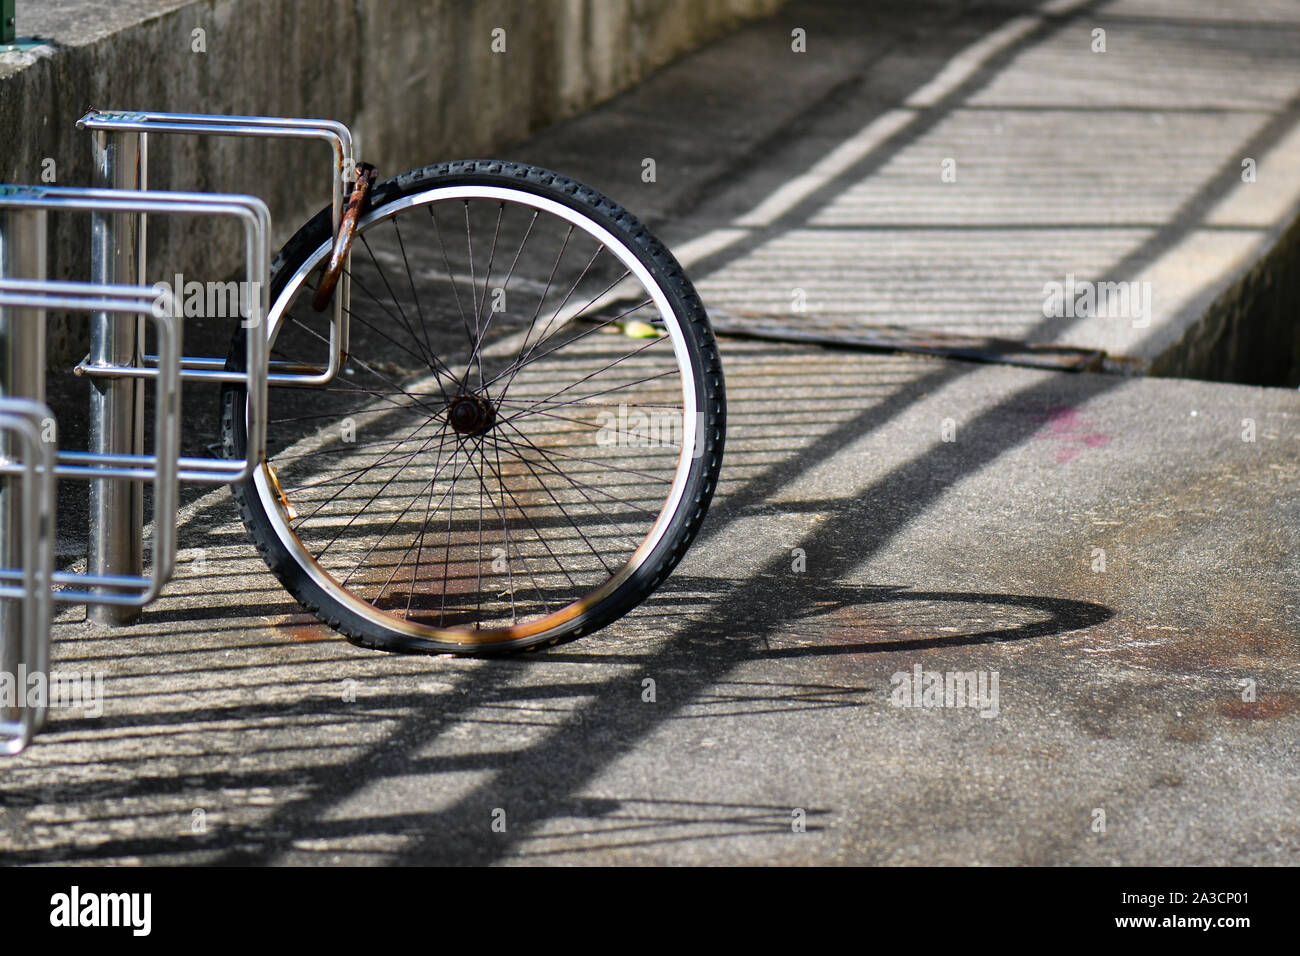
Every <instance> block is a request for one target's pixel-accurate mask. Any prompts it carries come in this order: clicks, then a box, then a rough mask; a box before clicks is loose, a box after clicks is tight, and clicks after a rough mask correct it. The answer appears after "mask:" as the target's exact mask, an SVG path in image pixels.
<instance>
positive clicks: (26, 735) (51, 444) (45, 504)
mask: <svg viewBox="0 0 1300 956" xmlns="http://www.w3.org/2000/svg"><path fill="white" fill-rule="evenodd" d="M53 421H54V417H53V415H51V414H50V410H49V408H48V407H47V406H46V405H45V404H44V403H42V402H37V401H33V400H31V399H26V398H0V432H3V433H5V436H6V441H5V446H4V456H3V459H0V460H3V461H4V462H5V463H6V464H9V463H14V462H20V464H16V465H15V469H16V474H15V477H14V478H12V479H9V481H8V484H9V485H10V487H8V488H6V489H5V491H4V497H6V498H7V497H9V496H11V495H13V494H14V490H15V489H14V488H13V487H12V485H14V484H18V486H19V489H18V496H17V501H16V502H15V503H16V504H17V505H18V506H19V507H20V509H21V514H22V519H21V521H20V522H18V524H19V527H10V528H7V529H6V530H7V537H6V540H5V542H4V551H5V552H6V559H9V558H12V559H16V560H17V562H18V569H17V571H18V574H17V578H16V580H17V582H18V583H16V584H13V585H0V602H17V608H13V607H10V608H8V609H7V610H8V612H9V613H10V614H12V613H13V612H14V610H17V612H18V615H19V618H20V620H19V622H18V624H19V626H18V628H16V629H14V631H13V633H12V634H11V633H5V634H4V635H3V636H2V637H3V643H2V644H0V672H4V673H5V674H6V675H7V676H8V677H9V679H10V680H11V681H12V684H11V686H12V687H13V688H14V690H15V692H16V696H15V699H14V701H12V704H13V706H9V704H8V703H6V702H4V701H0V756H11V755H13V754H16V753H19V752H20V751H22V749H23V748H24V747H26V746H27V745H28V744H29V743H30V742H31V739H32V736H33V735H34V734H35V733H36V732H37V731H38V730H40V729H41V727H42V726H43V725H44V723H45V711H46V704H44V703H40V704H36V705H34V706H28V704H27V700H26V690H27V688H26V681H25V680H23V679H21V677H20V675H23V674H24V673H27V674H41V675H46V677H47V678H48V672H49V668H50V599H51V595H50V591H51V580H52V578H53V570H54V506H55V498H54V449H55V446H56V441H55V436H54V434H53V432H52V427H51V423H52V422H53ZM47 429H51V430H50V431H49V433H47ZM47 439H48V440H47Z"/></svg>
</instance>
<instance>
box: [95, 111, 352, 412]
mask: <svg viewBox="0 0 1300 956" xmlns="http://www.w3.org/2000/svg"><path fill="white" fill-rule="evenodd" d="M77 128H78V129H88V130H93V131H108V132H118V133H139V134H142V135H141V139H143V138H144V135H145V134H149V133H180V134H188V135H210V136H260V137H265V138H269V139H314V140H323V141H325V142H327V143H329V144H330V146H331V148H332V149H333V152H334V169H333V176H332V183H331V186H332V192H331V196H330V208H331V210H332V219H331V222H332V225H333V228H332V230H331V233H334V232H337V231H338V228H339V223H340V222H341V221H342V219H343V207H344V204H345V203H346V201H347V197H348V193H349V192H350V190H351V186H352V182H353V179H354V177H355V163H354V160H353V155H354V154H353V144H352V133H351V131H350V130H349V129H348V128H347V127H346V126H344V125H343V124H342V123H340V122H338V121H336V120H322V119H298V118H293V117H275V116H226V115H222V114H215V113H214V114H206V113H156V112H150V111H147V110H90V111H89V112H88V113H86V115H85V116H83V117H82V118H81V119H79V120H78V121H77ZM141 155H142V158H141V162H142V163H147V160H146V159H144V158H143V156H144V150H143V149H142V150H141ZM140 259H141V262H143V261H144V253H143V249H142V250H141V253H140ZM350 259H351V257H350V256H349V262H348V263H347V264H346V265H345V268H344V272H343V276H342V279H341V281H340V282H339V289H338V290H337V294H336V295H335V298H334V312H333V316H332V319H331V321H330V346H329V351H330V354H329V359H328V361H327V363H326V366H325V368H324V369H321V368H319V367H318V366H316V365H311V364H307V363H302V364H294V363H290V364H288V365H287V366H285V370H283V371H280V372H277V373H276V374H275V376H274V378H273V380H274V382H275V384H277V385H286V386H300V387H312V386H320V385H328V384H330V383H331V382H332V381H334V378H335V376H336V375H338V373H339V370H340V369H341V368H342V364H343V359H344V358H345V357H346V355H347V352H348V306H349V303H350V296H351V278H350V269H351V262H350ZM147 360H148V357H146V362H147ZM225 367H226V363H225V359H224V358H212V357H198V356H185V357H184V358H183V359H182V360H181V375H182V377H183V378H186V379H206V380H208V381H226V379H222V378H221V377H220V375H221V374H222V373H221V372H220V371H219V370H222V369H224V368H225ZM304 369H305V370H307V371H301V370H304ZM214 371H215V372H216V374H214Z"/></svg>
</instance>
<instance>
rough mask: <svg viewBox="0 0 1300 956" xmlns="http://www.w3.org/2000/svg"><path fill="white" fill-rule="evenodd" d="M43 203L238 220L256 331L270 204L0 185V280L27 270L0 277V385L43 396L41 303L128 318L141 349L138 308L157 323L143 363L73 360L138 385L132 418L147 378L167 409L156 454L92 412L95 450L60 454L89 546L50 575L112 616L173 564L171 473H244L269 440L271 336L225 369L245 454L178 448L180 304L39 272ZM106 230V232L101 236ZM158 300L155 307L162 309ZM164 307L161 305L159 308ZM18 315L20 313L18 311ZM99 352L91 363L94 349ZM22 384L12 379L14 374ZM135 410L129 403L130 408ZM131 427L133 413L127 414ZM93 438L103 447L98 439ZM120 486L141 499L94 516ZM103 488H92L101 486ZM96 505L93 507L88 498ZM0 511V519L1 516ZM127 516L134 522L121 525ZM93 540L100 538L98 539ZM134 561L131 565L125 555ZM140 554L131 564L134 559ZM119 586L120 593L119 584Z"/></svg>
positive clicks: (124, 322)
mask: <svg viewBox="0 0 1300 956" xmlns="http://www.w3.org/2000/svg"><path fill="white" fill-rule="evenodd" d="M49 210H72V211H86V212H91V213H92V214H95V215H96V216H97V217H98V220H97V222H98V224H101V225H102V224H103V223H104V222H105V220H107V219H108V218H110V217H111V216H115V215H117V216H120V215H124V214H125V215H128V216H138V215H143V214H150V213H152V214H163V215H215V216H223V217H233V218H236V219H238V220H239V221H240V222H241V223H242V225H243V227H244V237H245V272H246V274H247V277H248V282H249V283H250V285H249V288H251V289H255V290H257V295H256V296H254V297H253V301H252V302H250V303H249V304H248V306H249V307H248V317H247V320H246V324H247V325H248V326H250V327H251V328H254V329H258V330H262V329H263V328H264V325H263V323H264V322H265V319H266V313H267V308H268V295H269V290H268V271H269V261H270V249H269V241H270V240H269V235H270V213H269V211H268V210H267V208H266V204H265V203H263V202H262V201H261V200H260V199H257V198H255V197H252V196H234V195H221V194H204V193H171V192H144V191H131V190H99V189H68V188H61V187H37V186H4V187H0V250H5V249H10V250H12V254H10V255H8V256H0V280H3V278H4V276H6V275H12V274H15V273H16V274H19V275H21V276H23V277H24V279H25V281H24V280H19V281H9V282H4V281H0V314H3V315H5V316H7V318H6V321H5V325H4V327H3V328H0V337H3V338H4V340H5V342H4V347H5V348H7V349H8V350H9V352H10V353H11V354H12V355H13V357H14V358H13V361H11V362H9V363H8V364H7V365H5V366H4V367H3V368H2V369H0V373H3V372H5V371H7V372H8V373H9V380H8V381H6V380H3V379H2V378H0V393H3V394H6V395H7V394H17V395H20V396H21V397H26V398H32V399H35V400H37V401H40V400H42V399H43V397H44V368H45V356H44V316H45V309H47V308H58V309H69V310H77V311H89V312H91V314H92V338H93V336H94V331H95V329H96V328H98V329H100V330H101V331H102V330H103V329H108V330H109V331H110V332H116V330H115V329H114V327H113V324H112V323H116V324H117V328H118V329H120V328H121V327H126V328H127V330H128V332H129V333H130V338H131V339H132V345H131V354H138V349H139V342H140V340H141V338H142V336H141V333H140V328H139V327H140V323H141V322H142V315H143V314H148V315H151V316H153V318H154V319H155V320H156V321H157V323H158V328H159V344H160V357H159V358H158V359H157V360H156V361H155V363H154V364H153V365H152V366H150V367H143V366H140V365H135V364H118V363H114V362H108V361H104V360H103V356H102V355H101V356H96V355H95V354H94V352H93V351H92V354H91V355H90V356H89V357H88V359H87V361H83V362H82V363H81V364H79V365H78V366H77V369H76V370H77V371H78V372H79V373H80V374H83V375H87V376H89V377H91V378H92V380H93V379H95V378H104V379H107V380H110V381H125V382H126V383H128V384H130V385H131V386H132V389H133V391H135V390H138V391H139V392H140V394H139V396H136V395H134V394H131V395H128V399H129V401H130V402H131V403H132V404H134V403H135V402H136V400H137V397H138V398H139V399H141V401H140V402H139V406H138V408H139V416H140V418H141V420H142V417H143V402H142V398H143V391H142V389H143V384H144V383H143V380H144V379H149V378H156V379H158V380H159V399H158V406H159V414H160V415H162V414H164V413H165V414H166V415H168V416H169V419H168V420H169V421H170V422H171V424H170V425H168V424H166V423H165V422H163V420H162V419H160V420H159V426H158V427H159V431H158V439H157V445H156V447H155V449H154V452H155V454H154V455H152V456H145V455H144V454H142V452H143V431H142V429H135V428H127V429H124V430H116V429H111V428H105V427H103V422H100V423H99V427H98V429H97V424H96V422H94V421H93V420H92V423H91V429H90V431H91V435H92V445H91V448H90V449H89V450H88V451H87V452H84V453H78V452H67V453H64V454H62V455H60V456H59V464H58V467H57V469H56V470H57V473H58V475H59V476H62V477H77V478H86V479H90V481H91V489H92V496H91V502H92V513H91V536H90V537H91V550H90V553H89V555H88V559H87V569H86V574H85V575H84V576H71V575H62V574H59V575H55V577H54V579H53V580H54V583H56V584H72V583H75V582H80V583H81V584H83V585H84V586H86V587H88V588H89V589H90V590H88V591H64V592H60V594H59V597H60V599H64V600H70V601H76V602H79V603H80V602H85V603H87V604H90V605H91V606H92V607H110V608H118V609H126V611H125V613H123V612H119V613H118V614H116V615H114V616H113V617H112V618H111V619H110V620H111V622H119V621H122V620H124V619H126V618H127V617H128V615H129V614H131V613H133V612H134V609H136V608H138V607H140V606H142V605H143V604H145V603H147V602H148V601H150V600H152V599H153V598H154V597H156V596H157V594H158V592H159V590H160V589H161V587H162V586H163V584H164V583H165V582H166V580H167V578H168V576H169V575H170V573H171V569H172V565H173V564H174V560H175V556H174V551H175V545H174V541H175V520H176V519H175V502H176V497H177V496H176V491H175V483H176V481H177V479H178V478H181V479H184V480H187V481H195V482H204V483H209V484H223V483H229V482H237V481H243V480H245V479H246V478H247V477H249V476H250V475H251V474H252V473H253V471H254V469H256V467H257V466H258V465H259V464H260V462H261V460H262V457H263V455H264V452H265V441H266V351H267V344H266V336H265V335H264V334H253V335H249V336H248V337H247V356H246V365H245V367H246V369H247V371H246V372H240V373H230V378H229V380H231V381H237V382H240V383H243V384H244V385H245V387H246V388H247V390H248V395H249V407H250V412H249V446H248V454H247V456H246V457H245V459H244V460H243V461H240V462H230V461H217V460H211V459H206V458H184V457H180V456H179V433H178V428H179V424H178V422H179V389H180V381H181V373H180V357H181V348H180V342H181V336H180V330H179V312H180V310H179V309H177V308H176V305H175V299H174V297H173V296H171V295H168V294H165V290H160V289H159V288H157V287H153V288H145V287H142V286H137V285H121V284H104V283H89V284H87V283H57V282H49V281H46V280H44V279H43V276H44V275H45V248H44V243H45V215H46V213H47V212H48V211H49ZM96 239H97V240H101V239H102V232H101V234H100V235H99V236H96ZM157 306H161V308H157ZM159 313H163V314H159ZM19 316H24V317H26V319H27V321H20V320H19ZM97 358H98V359H99V360H98V361H97V360H96V359H97ZM15 378H17V379H19V384H20V386H21V387H20V388H19V389H14V387H13V386H14V379H15ZM104 405H105V402H103V401H98V402H95V401H92V408H91V411H92V419H93V416H94V413H95V412H96V411H100V412H101V413H102V412H103V411H104ZM131 414H132V415H135V414H136V412H135V409H131ZM127 424H128V425H132V424H133V423H132V422H129V421H128V422H127ZM124 431H125V433H126V434H129V435H130V437H131V443H130V444H128V445H126V447H125V448H122V447H121V445H120V444H117V445H116V446H110V447H108V448H107V449H105V448H104V447H103V445H104V444H105V442H104V441H103V438H104V435H105V433H108V434H109V436H110V437H113V438H114V440H115V442H118V443H121V439H122V438H123V437H124ZM96 437H98V438H99V439H100V441H99V443H98V446H97V445H96V442H95V441H94V439H95V438H96ZM146 480H154V481H155V482H157V487H156V489H155V493H156V499H155V555H154V562H153V564H154V567H153V573H152V574H151V576H150V577H149V578H145V577H143V574H142V572H143V540H142V539H143V533H142V528H143V523H144V522H143V484H142V482H143V481H146ZM113 487H117V488H126V489H128V490H129V491H131V492H132V494H133V496H134V495H138V496H139V497H138V499H137V500H138V501H139V502H140V504H139V507H138V508H137V507H134V506H133V504H132V502H131V501H130V500H129V499H128V500H127V501H126V507H124V508H122V511H119V512H109V517H111V518H112V520H111V521H110V522H109V523H108V525H109V526H108V527H107V528H106V527H104V526H103V525H98V524H97V519H99V518H100V517H101V513H102V512H103V511H104V505H105V503H116V504H117V505H118V506H119V507H120V506H122V504H123V496H122V495H116V496H114V495H112V494H111V493H110V491H108V490H107V489H111V488H113ZM96 492H98V494H96ZM97 504H98V505H99V506H100V507H99V508H98V510H97V509H96V508H95V507H94V506H95V505H97ZM3 517H4V516H3V515H0V518H3ZM128 522H133V523H128ZM5 524H6V523H5V522H4V521H2V520H0V536H4V535H6V532H7V528H6V527H5ZM120 525H126V526H125V527H123V528H122V529H121V532H122V534H123V535H124V536H126V537H127V538H128V545H129V547H126V548H124V547H122V542H121V540H119V539H115V538H113V536H112V535H113V532H114V531H115V530H118V526H120ZM97 546H99V547H97ZM127 561H129V562H130V563H126V562H127ZM137 562H138V563H137ZM124 592H125V593H124ZM12 630H13V628H12V626H11V623H10V622H5V621H3V620H0V632H4V633H5V635H6V638H7V640H8V641H9V643H11V644H12V643H13V642H14V641H15V640H16V639H17V638H16V637H14V635H13V633H12Z"/></svg>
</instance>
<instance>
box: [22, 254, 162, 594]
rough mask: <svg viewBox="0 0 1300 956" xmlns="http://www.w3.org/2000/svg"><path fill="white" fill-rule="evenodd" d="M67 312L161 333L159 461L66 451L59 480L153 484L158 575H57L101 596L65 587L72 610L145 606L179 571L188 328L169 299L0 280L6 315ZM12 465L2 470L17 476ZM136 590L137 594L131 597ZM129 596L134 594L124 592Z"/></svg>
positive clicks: (58, 581)
mask: <svg viewBox="0 0 1300 956" xmlns="http://www.w3.org/2000/svg"><path fill="white" fill-rule="evenodd" d="M3 308H13V309H17V308H28V309H36V310H41V311H43V310H46V309H60V310H65V311H73V312H90V313H94V314H103V313H112V314H119V315H128V316H139V315H149V316H150V317H151V318H152V319H153V320H154V323H155V325H156V326H157V328H158V346H159V352H158V354H159V355H160V356H161V363H160V366H159V369H158V375H157V380H158V394H157V396H156V398H155V402H154V423H155V424H154V453H153V455H149V456H143V455H109V454H102V453H96V452H59V453H58V454H57V455H56V456H55V467H54V477H55V478H84V479H91V480H97V481H108V480H113V481H121V482H126V481H131V482H142V481H149V480H152V481H153V486H154V542H153V569H152V571H151V573H150V575H149V576H148V577H143V576H120V575H119V576H106V575H99V574H94V573H92V572H89V571H88V572H87V573H86V574H71V573H67V572H56V573H55V574H54V575H53V577H52V579H51V582H52V583H53V584H55V585H81V586H83V587H87V588H94V589H95V590H93V591H91V590H74V589H71V588H65V589H64V590H60V591H57V592H55V593H54V600H56V601H62V602H65V603H71V604H106V605H114V606H119V607H143V606H144V605H145V604H148V603H149V602H150V601H152V600H153V599H154V598H156V597H157V596H158V595H159V594H160V593H161V592H162V589H163V586H164V585H166V583H167V581H168V580H169V579H170V578H171V575H172V571H173V570H174V569H175V566H176V502H177V498H178V488H177V474H178V465H179V461H180V399H181V392H180V357H181V324H180V319H178V318H177V317H176V316H175V315H174V314H173V313H174V311H175V308H174V302H173V299H172V296H171V295H170V293H166V292H161V291H160V290H158V289H154V288H146V287H134V286H100V285H93V284H91V283H81V282H46V281H30V280H27V281H24V280H13V279H0V309H3ZM13 470H14V466H12V465H3V466H0V474H10V473H12V472H13ZM22 575H23V571H22V570H18V569H14V568H12V567H5V568H3V569H0V582H4V581H11V580H15V579H18V578H21V577H22ZM132 591H135V592H137V593H129V592H132ZM119 592H128V593H119Z"/></svg>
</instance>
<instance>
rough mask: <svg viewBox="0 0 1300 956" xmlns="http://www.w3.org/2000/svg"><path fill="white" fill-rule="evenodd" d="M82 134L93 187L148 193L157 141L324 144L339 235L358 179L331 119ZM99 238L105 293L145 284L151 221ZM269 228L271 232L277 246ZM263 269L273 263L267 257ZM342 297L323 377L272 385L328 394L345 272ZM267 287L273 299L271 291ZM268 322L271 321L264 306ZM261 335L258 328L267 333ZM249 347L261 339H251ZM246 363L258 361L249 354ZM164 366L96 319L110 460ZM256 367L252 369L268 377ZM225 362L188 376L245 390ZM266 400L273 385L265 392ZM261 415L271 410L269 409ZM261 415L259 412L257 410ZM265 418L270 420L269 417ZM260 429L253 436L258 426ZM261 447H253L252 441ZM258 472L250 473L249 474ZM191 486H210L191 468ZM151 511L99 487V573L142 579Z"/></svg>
mask: <svg viewBox="0 0 1300 956" xmlns="http://www.w3.org/2000/svg"><path fill="white" fill-rule="evenodd" d="M77 128H78V129H86V130H90V131H91V132H92V134H93V137H94V138H93V153H94V155H93V158H94V170H95V183H96V185H97V186H99V187H103V188H105V189H110V190H114V191H117V190H123V189H135V190H143V189H145V188H146V187H147V185H148V178H149V174H148V166H149V154H148V137H149V134H150V133H169V134H188V135H210V136H258V137H267V138H276V139H299V140H301V139H311V140H323V141H325V142H327V143H329V144H330V146H331V148H332V150H333V153H334V167H333V176H332V182H331V186H332V193H331V208H332V210H333V220H332V222H333V229H334V230H335V231H337V229H338V227H339V224H340V222H341V221H342V217H343V205H344V201H345V199H346V197H347V193H348V190H349V187H350V180H349V176H350V174H351V171H352V166H353V162H352V155H353V149H352V134H351V132H350V131H349V130H348V128H347V127H346V126H344V125H343V124H342V123H338V122H335V121H333V120H315V119H289V118H276V117H266V116H226V115H217V114H213V115H208V114H202V113H158V112H150V111H135V110H133V111H125V110H104V111H101V110H90V111H89V112H87V113H86V115H85V116H83V117H82V118H81V119H80V120H78V121H77ZM92 231H93V234H94V241H93V243H92V252H91V265H92V270H91V278H92V280H93V281H95V282H99V283H102V284H111V283H138V284H143V283H144V281H145V278H144V276H145V260H146V252H145V246H146V240H147V232H148V228H147V220H146V217H145V215H144V214H141V215H140V216H139V218H138V219H136V220H134V221H133V220H132V219H131V218H130V217H126V216H120V215H119V216H103V217H97V218H96V221H95V222H94V224H93V227H92ZM269 231H270V230H269V226H268V229H267V232H268V237H269ZM264 261H265V262H268V263H269V261H270V251H269V248H268V249H267V251H266V255H265V257H264ZM340 285H341V288H340V289H339V290H338V294H337V295H336V297H335V300H334V311H333V316H332V321H331V323H330V354H329V359H328V361H327V363H326V366H325V368H324V369H319V368H315V367H312V366H302V365H295V364H293V363H287V362H277V363H275V364H274V371H273V372H272V373H271V380H272V381H273V382H275V384H277V385H297V386H304V387H311V386H317V385H327V384H329V383H330V382H331V381H333V380H334V377H335V375H337V374H338V372H339V369H340V368H341V367H342V362H343V357H344V355H345V354H346V352H347V349H348V323H347V316H348V303H349V295H350V279H349V277H348V275H347V273H346V270H345V273H344V276H343V280H342V282H341V283H340ZM260 288H261V289H262V290H263V295H265V290H266V284H265V282H264V283H263V285H262V286H260ZM262 316H263V317H265V316H266V303H265V302H264V303H263V309H262ZM259 327H260V326H259ZM249 338H250V340H251V339H253V338H258V336H249ZM248 360H249V362H250V363H251V362H252V361H253V356H252V350H251V347H250V350H249V356H248ZM156 366H157V357H156V356H152V355H146V354H142V349H141V347H140V335H139V328H138V323H132V322H125V321H120V320H119V321H116V322H115V321H113V320H112V319H111V318H110V317H108V316H101V317H99V318H97V320H96V321H95V323H94V325H93V326H92V330H91V348H90V355H89V362H88V363H85V364H84V365H83V367H82V370H83V372H84V373H85V374H88V375H91V376H93V377H94V378H96V379H97V381H96V382H95V388H94V394H93V397H92V402H91V410H90V424H91V447H92V449H93V450H95V451H98V452H102V453H105V454H139V452H140V441H141V435H142V427H143V426H142V416H143V412H142V408H143V406H142V404H141V392H140V389H139V382H138V381H136V380H135V379H138V378H139V377H140V376H141V375H142V374H143V372H144V371H145V370H146V369H149V368H156ZM264 366H265V359H264V358H263V362H262V364H261V365H258V366H254V365H252V364H249V365H247V366H245V367H246V368H249V369H252V368H259V369H261V368H263V367H264ZM226 369H227V364H226V358H225V356H212V357H202V356H183V357H182V359H181V377H182V378H183V379H186V380H194V379H199V380H207V381H209V382H245V381H247V378H246V376H245V375H244V374H243V373H240V372H229V371H226ZM262 388H263V391H262V393H261V394H262V395H263V396H264V395H265V386H264V385H263V386H262ZM261 407H262V408H264V407H265V403H264V402H263V403H262V405H261ZM254 411H255V410H254ZM263 417H264V416H263ZM253 419H254V422H250V428H249V438H250V443H249V455H250V458H251V457H252V455H253V451H254V449H257V450H258V451H260V450H261V448H262V445H263V442H262V441H261V440H260V439H261V437H262V436H264V434H265V423H264V422H262V421H257V416H256V414H255V413H254V415H253ZM254 423H255V424H257V425H258V429H257V430H256V433H255V430H254V427H253V425H254ZM255 434H256V437H257V438H258V439H259V440H258V441H256V442H254V441H253V438H254V437H255ZM249 471H250V472H251V469H250V470H249ZM248 473H249V472H241V475H240V476H239V477H230V476H225V477H218V478H216V479H215V480H218V481H239V480H243V478H245V477H247V474H248ZM182 477H183V478H184V479H185V480H206V479H204V478H202V477H196V472H194V471H193V470H192V469H186V470H184V471H183V472H182ZM142 507H143V504H142V501H141V498H140V488H139V486H138V485H135V486H131V485H127V486H124V487H112V486H109V485H108V484H107V483H102V482H101V483H96V484H94V485H92V492H91V522H90V523H91V537H90V542H91V544H90V561H91V570H93V571H95V572H98V573H101V574H105V575H116V574H138V573H139V570H140V567H141V562H142V552H141V547H142V545H141V536H140V530H139V529H140V524H141V522H140V512H141V509H142ZM95 617H96V619H97V620H99V621H100V622H101V623H126V622H127V621H128V620H129V619H130V615H129V614H124V613H122V612H120V611H115V610H114V609H112V608H108V607H105V608H101V609H99V610H98V611H97V612H96V613H95Z"/></svg>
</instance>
